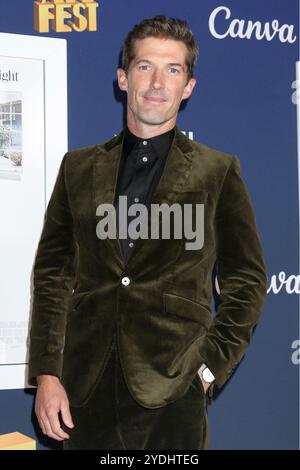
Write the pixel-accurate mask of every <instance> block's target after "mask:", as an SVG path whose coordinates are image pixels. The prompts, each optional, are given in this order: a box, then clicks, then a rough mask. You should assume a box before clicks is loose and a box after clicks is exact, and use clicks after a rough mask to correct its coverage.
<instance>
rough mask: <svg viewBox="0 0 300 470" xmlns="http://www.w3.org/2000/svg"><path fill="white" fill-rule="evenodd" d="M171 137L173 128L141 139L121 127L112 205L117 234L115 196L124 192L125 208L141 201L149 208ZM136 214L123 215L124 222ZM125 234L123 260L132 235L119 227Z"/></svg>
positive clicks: (125, 228) (122, 247)
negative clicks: (121, 145) (118, 164)
mask: <svg viewBox="0 0 300 470" xmlns="http://www.w3.org/2000/svg"><path fill="white" fill-rule="evenodd" d="M173 137H174V128H173V129H171V130H169V131H168V132H164V133H163V134H160V135H158V136H155V137H151V138H149V139H141V138H140V137H137V136H136V135H134V134H132V132H130V130H129V129H128V127H127V126H126V127H125V134H124V141H123V149H122V155H121V161H120V167H119V173H118V179H117V187H116V194H115V200H114V206H115V209H116V217H117V233H118V234H119V229H120V228H121V227H119V223H118V222H119V196H127V210H128V208H129V206H130V205H131V204H134V203H142V204H144V205H145V206H146V207H147V209H148V210H149V208H150V204H151V200H152V196H153V194H154V191H155V189H156V187H157V184H158V182H159V180H160V177H161V175H162V172H163V168H164V165H165V162H166V158H167V155H168V153H169V149H170V146H171V144H172V140H173ZM135 217H136V216H127V220H128V224H129V223H130V221H131V220H132V219H134V218H135ZM122 228H123V230H124V231H125V233H126V234H127V238H119V244H120V247H121V250H122V254H123V257H124V260H125V263H127V261H128V258H129V256H130V254H131V252H132V249H133V247H134V243H135V241H136V240H135V239H131V238H130V237H129V234H128V226H125V227H122Z"/></svg>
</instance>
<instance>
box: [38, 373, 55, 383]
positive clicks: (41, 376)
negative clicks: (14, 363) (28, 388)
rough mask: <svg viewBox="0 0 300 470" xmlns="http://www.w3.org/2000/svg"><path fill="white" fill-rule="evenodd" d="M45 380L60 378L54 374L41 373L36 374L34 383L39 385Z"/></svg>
mask: <svg viewBox="0 0 300 470" xmlns="http://www.w3.org/2000/svg"><path fill="white" fill-rule="evenodd" d="M45 382H60V380H59V378H58V377H57V376H56V375H50V374H41V375H37V376H36V383H37V384H38V385H41V384H43V383H45Z"/></svg>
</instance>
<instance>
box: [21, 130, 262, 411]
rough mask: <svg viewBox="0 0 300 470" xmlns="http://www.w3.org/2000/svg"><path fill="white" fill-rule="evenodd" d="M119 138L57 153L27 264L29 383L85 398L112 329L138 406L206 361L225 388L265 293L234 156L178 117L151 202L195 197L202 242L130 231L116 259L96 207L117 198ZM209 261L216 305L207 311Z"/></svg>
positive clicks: (162, 401)
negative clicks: (192, 244)
mask: <svg viewBox="0 0 300 470" xmlns="http://www.w3.org/2000/svg"><path fill="white" fill-rule="evenodd" d="M123 136H124V129H123V130H122V131H121V132H120V133H119V134H118V135H117V136H115V137H114V138H113V139H111V140H109V141H107V142H105V143H103V144H98V145H94V146H90V147H85V148H80V149H76V150H73V151H69V152H67V153H66V154H65V155H64V157H63V159H62V162H61V165H60V169H59V172H58V176H57V179H56V182H55V185H54V189H53V192H52V195H51V198H50V200H49V203H48V206H47V210H46V214H45V219H44V226H43V230H42V233H41V237H40V240H39V244H38V249H37V253H36V258H35V262H34V267H33V286H34V289H33V302H32V322H31V329H30V348H29V383H30V384H31V385H36V376H37V375H40V374H52V375H55V376H57V377H59V378H60V379H61V381H62V383H63V385H64V386H65V388H66V391H67V394H68V397H69V401H70V404H71V405H73V406H82V405H84V404H85V403H86V402H87V401H88V400H89V398H90V396H91V395H92V393H93V391H94V389H95V387H96V385H97V384H98V383H99V380H101V375H102V372H103V370H104V366H105V362H106V360H107V358H108V355H109V353H110V347H111V344H112V339H113V336H114V334H116V335H117V344H118V348H119V354H120V360H121V366H122V369H123V372H124V376H125V380H126V383H127V385H128V388H129V391H130V392H131V394H132V395H133V397H134V398H135V399H136V401H137V402H138V403H139V404H141V405H143V406H145V407H148V408H158V407H160V406H164V405H166V404H168V403H171V402H172V401H174V400H176V399H178V398H179V397H180V396H182V395H183V394H184V393H185V392H186V391H187V390H188V388H189V387H190V385H191V382H192V381H193V379H194V378H195V377H196V375H197V371H198V369H199V367H200V366H201V364H202V363H203V362H205V363H206V364H207V365H208V367H209V368H210V369H211V371H212V372H213V374H214V375H215V377H216V382H215V383H216V385H217V386H218V387H222V386H223V384H224V383H225V382H226V381H227V379H228V378H229V376H230V375H231V373H232V371H233V369H234V368H235V367H236V365H237V364H238V363H239V362H240V360H241V358H242V357H243V355H244V354H245V351H246V349H247V347H248V345H249V342H250V338H251V334H252V330H253V327H254V326H255V324H256V323H257V321H258V320H259V317H260V315H261V313H262V309H263V305H264V301H265V297H266V292H267V276H266V269H265V262H264V255H263V251H262V246H261V242H260V238H259V234H258V229H257V225H256V219H255V215H254V211H253V207H252V203H251V200H250V196H249V193H248V190H247V188H246V186H245V183H244V182H243V179H242V177H241V174H240V163H239V159H238V158H237V157H235V156H233V155H230V154H227V153H224V152H221V151H218V150H215V149H212V148H210V147H208V146H207V145H204V144H201V143H199V142H196V141H192V140H190V139H188V138H187V137H186V136H185V135H184V134H183V133H182V132H181V131H180V130H179V129H178V127H177V126H176V127H175V134H174V139H173V142H172V144H171V148H170V151H169V154H168V156H167V160H166V164H165V167H164V170H163V174H162V177H161V179H160V181H159V184H158V186H157V188H156V190H155V193H154V196H153V198H152V203H156V204H160V203H163V202H164V203H167V204H168V205H171V204H173V203H177V204H179V205H183V204H186V203H189V204H196V203H202V204H204V244H203V247H202V248H201V249H198V250H187V249H186V248H185V242H186V241H187V240H186V239H185V237H183V238H181V239H178V238H177V239H176V238H175V237H174V238H173V239H169V240H168V239H163V238H162V237H160V238H159V239H151V238H148V239H145V238H144V239H143V238H138V239H137V240H136V242H135V245H134V248H133V252H132V254H131V257H130V258H129V261H128V263H127V264H124V260H123V257H122V254H121V251H120V246H119V242H118V240H117V239H112V238H107V239H104V240H101V239H100V238H98V236H97V234H96V225H97V223H98V222H99V220H100V218H99V216H97V215H96V209H97V207H98V205H99V204H101V203H111V204H112V203H113V201H114V193H115V189H116V179H117V174H118V168H119V162H120V157H121V150H122V143H123ZM150 218H151V217H150ZM149 220H150V219H149ZM171 221H172V218H171ZM149 223H150V222H149ZM215 263H216V271H217V281H218V285H219V288H220V300H221V303H220V304H219V305H218V308H217V312H216V314H215V315H214V314H213V312H212V308H211V305H212V270H213V267H214V264H215ZM124 277H128V278H129V281H130V282H129V283H127V284H126V283H123V282H122V279H123V278H124Z"/></svg>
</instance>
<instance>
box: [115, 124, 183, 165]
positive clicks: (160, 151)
mask: <svg viewBox="0 0 300 470" xmlns="http://www.w3.org/2000/svg"><path fill="white" fill-rule="evenodd" d="M174 131H175V126H174V127H173V128H172V129H170V130H169V131H167V132H164V133H162V134H159V135H156V136H154V137H150V138H149V139H141V138H140V137H138V136H136V135H135V134H133V133H132V132H131V131H130V130H129V129H128V126H126V127H125V133H124V144H123V145H124V152H125V155H129V154H130V153H131V151H132V150H133V149H134V148H136V147H138V146H141V144H142V142H143V141H147V142H148V144H150V146H151V147H150V148H152V149H154V151H155V153H156V155H157V157H158V158H163V157H164V156H166V155H167V153H168V151H169V148H170V146H171V144H172V141H173V138H174V133H175V132H174ZM146 149H147V150H149V146H148V145H145V150H146Z"/></svg>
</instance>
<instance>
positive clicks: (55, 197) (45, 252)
mask: <svg viewBox="0 0 300 470" xmlns="http://www.w3.org/2000/svg"><path fill="white" fill-rule="evenodd" d="M67 156H68V152H67V153H66V154H65V155H64V157H63V159H62V161H61V164H60V168H59V171H58V176H57V178H56V182H55V185H54V189H53V191H52V194H51V197H50V200H49V203H48V206H47V209H46V213H45V217H44V225H43V229H42V233H41V236H40V240H39V244H38V247H37V252H36V256H35V261H34V266H33V302H32V317H31V326H30V333H29V339H30V345H29V363H28V383H29V384H30V385H37V382H36V376H37V375H40V374H50V375H55V376H57V377H61V372H62V354H63V347H64V334H65V326H66V314H67V306H68V300H69V296H70V294H71V292H72V289H73V286H74V281H75V254H76V244H75V240H74V233H73V220H72V215H71V211H70V206H69V202H68V195H67V190H66V181H65V164H66V159H67Z"/></svg>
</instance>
